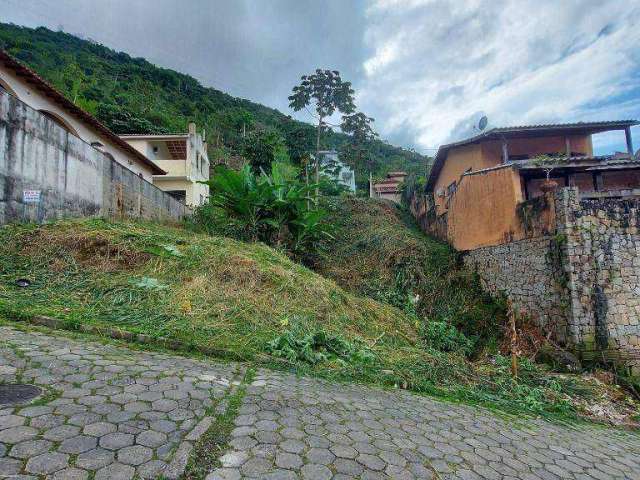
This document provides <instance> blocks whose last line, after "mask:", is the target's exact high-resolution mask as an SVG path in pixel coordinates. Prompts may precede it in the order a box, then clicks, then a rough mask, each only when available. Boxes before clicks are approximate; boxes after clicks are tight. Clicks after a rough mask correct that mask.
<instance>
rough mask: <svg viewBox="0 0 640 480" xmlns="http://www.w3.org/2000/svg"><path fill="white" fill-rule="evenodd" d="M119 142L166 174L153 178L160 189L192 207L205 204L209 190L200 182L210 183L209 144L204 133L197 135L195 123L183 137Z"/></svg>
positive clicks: (130, 137) (125, 137)
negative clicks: (128, 146)
mask: <svg viewBox="0 0 640 480" xmlns="http://www.w3.org/2000/svg"><path fill="white" fill-rule="evenodd" d="M120 138H122V139H123V140H124V141H125V142H127V143H128V144H129V145H131V146H132V147H133V148H135V149H136V150H137V151H139V152H140V153H141V154H143V155H144V156H145V157H147V158H149V159H151V160H152V161H153V162H154V163H155V164H156V165H157V166H158V167H159V168H161V169H163V170H165V171H166V173H165V174H159V175H154V176H153V183H154V185H156V186H157V187H158V188H160V189H161V190H163V191H165V192H167V193H169V194H170V195H171V196H173V197H175V198H177V199H179V200H181V201H182V202H184V203H186V204H187V205H189V206H198V205H202V204H203V203H204V202H205V201H206V199H207V197H208V196H209V187H208V186H207V185H203V184H201V183H198V182H201V181H206V180H208V179H209V158H208V156H207V143H206V141H205V140H206V139H205V134H204V132H202V133H198V132H197V130H196V125H195V123H190V124H189V130H188V131H187V133H184V134H175V135H121V136H120Z"/></svg>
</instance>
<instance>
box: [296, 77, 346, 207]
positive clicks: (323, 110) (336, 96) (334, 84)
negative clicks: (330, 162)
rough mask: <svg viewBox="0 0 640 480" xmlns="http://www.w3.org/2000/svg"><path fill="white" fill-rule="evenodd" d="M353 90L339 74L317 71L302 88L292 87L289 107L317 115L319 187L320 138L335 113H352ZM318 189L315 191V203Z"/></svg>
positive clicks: (306, 79) (318, 176)
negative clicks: (311, 108)
mask: <svg viewBox="0 0 640 480" xmlns="http://www.w3.org/2000/svg"><path fill="white" fill-rule="evenodd" d="M353 94H354V91H353V88H351V82H345V81H343V80H342V78H341V77H340V72H338V71H336V70H321V69H317V70H316V71H315V73H313V74H311V75H303V76H302V78H301V82H300V85H296V86H295V87H293V93H292V95H291V96H290V97H289V107H291V108H292V109H293V110H295V111H296V112H298V111H300V110H302V109H303V108H307V107H309V106H312V107H313V108H314V109H315V111H316V118H317V120H318V125H317V127H316V155H315V159H314V163H315V176H316V184H318V183H319V182H320V138H321V136H322V131H323V129H324V128H325V127H326V123H325V120H326V119H327V118H328V117H330V116H331V115H333V114H334V113H335V112H336V111H339V112H341V113H343V114H350V113H353V111H354V110H355V104H354V101H353ZM319 193H320V192H319V189H318V188H317V187H316V202H317V200H318V195H319Z"/></svg>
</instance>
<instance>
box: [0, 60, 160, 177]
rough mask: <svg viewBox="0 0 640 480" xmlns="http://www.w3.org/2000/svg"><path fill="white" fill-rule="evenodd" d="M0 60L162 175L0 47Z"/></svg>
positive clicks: (116, 136) (152, 164) (139, 154)
mask: <svg viewBox="0 0 640 480" xmlns="http://www.w3.org/2000/svg"><path fill="white" fill-rule="evenodd" d="M0 61H1V62H3V63H4V64H5V65H6V66H7V67H8V68H10V69H12V70H13V71H14V72H16V74H17V75H18V76H19V77H23V78H24V80H25V81H26V82H28V83H30V84H32V85H33V86H34V87H35V88H37V89H38V90H40V92H42V93H44V94H45V95H46V96H47V97H49V98H50V99H51V100H53V101H54V102H55V103H57V104H58V105H60V106H61V107H62V108H64V109H65V110H66V111H68V112H69V113H71V114H72V115H74V116H75V117H76V118H78V119H80V120H81V121H83V122H84V123H86V124H88V125H90V126H91V127H93V129H94V130H97V131H98V132H100V133H101V134H102V135H104V136H105V137H107V138H108V139H109V140H111V141H112V142H113V143H115V144H116V145H118V146H119V147H120V148H121V149H122V150H124V151H125V152H127V153H129V154H131V155H132V156H134V157H135V158H137V159H138V160H140V162H142V163H143V164H145V165H146V166H148V167H149V168H151V170H152V171H153V173H154V174H155V175H164V174H166V173H167V172H165V171H164V170H163V169H161V168H160V167H159V166H158V165H156V164H155V163H153V162H152V161H151V160H149V159H148V158H147V157H146V156H144V155H143V154H142V153H140V152H139V151H138V150H136V149H135V148H133V147H132V146H131V145H129V144H128V143H127V142H125V141H124V140H122V139H121V138H120V137H118V135H116V134H115V133H113V132H112V131H111V130H109V129H108V128H107V127H106V126H104V125H103V124H102V123H100V121H98V119H97V118H95V117H94V116H93V115H91V114H89V113H87V112H85V111H84V110H82V109H81V108H80V107H78V106H77V105H76V104H74V103H73V102H72V101H70V100H69V99H67V97H65V96H64V95H63V94H62V93H60V92H59V91H58V90H56V88H55V87H53V86H52V85H51V84H49V83H48V82H47V81H46V80H44V79H43V78H42V77H40V76H39V75H38V74H37V73H36V72H34V71H33V70H31V69H30V68H29V67H27V66H25V65H23V64H22V63H20V62H19V61H18V60H16V59H15V58H13V57H12V56H11V55H9V54H8V53H7V52H5V51H4V50H2V49H0Z"/></svg>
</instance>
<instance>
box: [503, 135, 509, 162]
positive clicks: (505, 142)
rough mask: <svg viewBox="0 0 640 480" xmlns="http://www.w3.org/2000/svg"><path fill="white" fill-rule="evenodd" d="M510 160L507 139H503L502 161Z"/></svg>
mask: <svg viewBox="0 0 640 480" xmlns="http://www.w3.org/2000/svg"><path fill="white" fill-rule="evenodd" d="M508 161H509V149H508V148H507V139H506V138H503V139H502V163H507V162H508Z"/></svg>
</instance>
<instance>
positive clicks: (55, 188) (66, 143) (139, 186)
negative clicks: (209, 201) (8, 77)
mask: <svg viewBox="0 0 640 480" xmlns="http://www.w3.org/2000/svg"><path fill="white" fill-rule="evenodd" d="M188 213H189V209H188V208H187V207H186V206H185V205H184V204H182V203H181V202H179V201H177V200H176V199H174V198H173V197H171V196H170V195H168V194H166V193H164V192H163V191H161V190H160V189H158V188H157V187H155V186H154V185H152V184H150V183H149V182H147V181H145V180H144V179H143V178H141V177H140V176H138V175H136V174H135V173H134V172H132V171H131V170H129V169H127V168H126V167H124V166H122V165H121V164H119V163H117V162H115V161H114V160H112V159H110V158H108V157H107V156H106V155H104V154H103V153H102V152H100V151H98V150H96V149H95V148H93V147H92V146H91V145H89V144H87V143H85V142H83V141H82V140H80V139H79V138H77V137H75V136H74V135H72V134H70V133H69V132H67V131H66V130H65V129H64V128H62V127H60V126H59V125H57V124H56V123H55V122H53V121H52V120H50V119H49V118H47V117H45V116H44V115H42V114H40V113H39V112H38V111H36V110H34V109H32V108H30V107H29V106H28V105H26V104H25V103H23V102H21V101H20V100H18V99H17V98H15V97H13V96H12V95H8V94H0V224H5V223H8V222H15V221H20V222H24V221H32V222H43V221H46V220H53V219H56V218H62V217H86V216H127V217H139V218H144V219H159V220H180V219H182V218H183V217H184V216H185V215H186V214H188Z"/></svg>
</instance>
